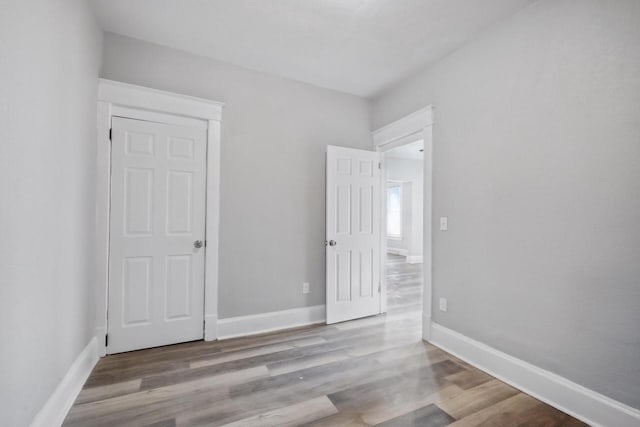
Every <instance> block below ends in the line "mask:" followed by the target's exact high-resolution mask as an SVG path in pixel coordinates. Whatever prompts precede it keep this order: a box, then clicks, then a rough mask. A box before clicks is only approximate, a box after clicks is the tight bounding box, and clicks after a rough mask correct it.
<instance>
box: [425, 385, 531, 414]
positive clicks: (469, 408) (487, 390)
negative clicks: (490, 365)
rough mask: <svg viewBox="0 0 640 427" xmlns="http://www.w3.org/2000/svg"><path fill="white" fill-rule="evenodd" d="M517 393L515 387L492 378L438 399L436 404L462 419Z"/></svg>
mask: <svg viewBox="0 0 640 427" xmlns="http://www.w3.org/2000/svg"><path fill="white" fill-rule="evenodd" d="M518 393H519V391H518V390H516V389H515V388H513V387H511V386H509V385H507V384H505V383H503V382H501V381H498V380H496V379H493V380H491V381H488V382H486V383H484V384H481V385H478V386H476V387H473V388H471V389H468V390H464V391H463V392H461V393H460V394H458V395H456V396H453V397H450V398H448V399H442V400H440V401H438V402H437V404H438V406H439V407H440V408H441V409H442V410H444V411H445V412H447V413H448V414H449V415H451V416H452V417H454V418H456V419H462V418H464V417H467V416H469V415H471V414H473V413H475V412H478V411H480V410H482V409H485V408H487V407H489V406H492V405H495V404H496V403H498V402H501V401H503V400H505V399H508V398H510V397H512V396H515V395H516V394H518Z"/></svg>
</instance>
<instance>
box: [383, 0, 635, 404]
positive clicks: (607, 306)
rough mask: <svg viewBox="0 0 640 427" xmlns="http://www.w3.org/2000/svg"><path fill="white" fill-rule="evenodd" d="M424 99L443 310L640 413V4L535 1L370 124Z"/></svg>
mask: <svg viewBox="0 0 640 427" xmlns="http://www.w3.org/2000/svg"><path fill="white" fill-rule="evenodd" d="M427 104H434V105H435V125H434V140H433V141H434V142H433V147H434V161H433V163H434V185H433V190H434V193H433V195H434V200H433V209H434V215H433V224H432V227H433V229H434V230H437V229H438V227H437V224H436V223H437V221H438V218H439V217H440V216H448V217H449V231H447V232H440V231H435V232H434V233H435V234H434V241H433V245H434V247H433V250H434V252H433V256H434V263H433V266H434V300H433V301H434V307H433V311H434V317H435V321H436V322H438V323H440V324H442V325H444V326H447V327H449V328H452V329H454V330H456V331H458V332H460V333H462V334H464V335H467V336H469V337H471V338H474V339H476V340H479V341H481V342H484V343H486V344H488V345H490V346H493V347H495V348H497V349H499V350H502V351H504V352H506V353H509V354H512V355H514V356H515V357H518V358H521V359H524V360H526V361H528V362H531V363H533V364H535V365H538V366H540V367H542V368H545V369H548V370H550V371H552V372H555V373H557V374H560V375H562V376H565V377H567V378H569V379H571V380H573V381H575V382H577V383H579V384H582V385H584V386H586V387H589V388H591V389H594V390H596V391H599V392H601V393H603V394H605V395H607V396H610V397H612V398H614V399H617V400H619V401H621V402H624V403H626V404H629V405H631V406H634V407H636V408H640V225H639V224H640V223H639V221H640V2H638V1H637V0H615V1H610V0H606V1H605V0H600V1H598V0H553V1H551V0H548V1H541V2H539V3H537V4H535V5H533V6H532V7H529V8H527V9H525V10H524V11H522V12H521V13H519V14H518V15H516V16H515V17H513V18H512V19H510V20H508V21H506V22H504V23H503V24H501V25H499V26H497V27H494V28H493V29H492V30H490V31H488V32H486V33H484V34H483V35H481V36H480V37H479V38H478V39H477V40H476V41H475V42H473V43H471V44H469V45H467V46H466V47H464V48H462V49H460V50H458V51H457V52H455V53H454V54H452V55H450V56H449V57H447V58H446V59H444V60H443V61H441V62H440V63H439V64H437V65H436V66H435V67H433V68H432V69H430V70H428V71H425V72H423V73H421V74H419V75H417V76H414V77H413V78H411V79H409V80H408V81H405V82H404V83H402V84H401V85H400V86H398V87H396V88H394V89H393V90H391V91H389V92H388V93H386V94H384V95H382V96H381V97H379V98H378V99H376V100H375V101H374V102H373V107H372V108H373V110H372V114H373V122H374V128H377V127H379V126H381V125H384V124H386V123H389V122H390V121H392V120H395V119H397V118H399V117H402V116H403V115H405V114H407V113H410V112H412V111H414V110H416V109H418V108H420V107H423V106H425V105H427ZM439 297H446V298H448V299H449V310H448V312H446V313H444V312H441V311H438V310H437V306H436V304H435V303H437V301H438V298H439Z"/></svg>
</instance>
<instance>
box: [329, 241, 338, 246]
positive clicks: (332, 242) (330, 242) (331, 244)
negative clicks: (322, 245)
mask: <svg viewBox="0 0 640 427" xmlns="http://www.w3.org/2000/svg"><path fill="white" fill-rule="evenodd" d="M337 244H338V242H336V241H335V240H329V246H335V245H337Z"/></svg>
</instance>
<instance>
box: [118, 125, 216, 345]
mask: <svg viewBox="0 0 640 427" xmlns="http://www.w3.org/2000/svg"><path fill="white" fill-rule="evenodd" d="M112 139H113V140H112V150H111V152H112V158H111V216H110V237H109V244H110V247H109V249H110V252H109V313H108V333H109V345H108V347H107V352H108V353H109V354H111V353H118V352H122V351H129V350H136V349H140V348H147V347H154V346H160V345H167V344H173V343H177V342H184V341H191V340H196V339H201V338H203V323H204V314H203V313H204V253H205V249H204V247H202V248H196V247H194V241H196V240H204V232H205V228H204V224H205V178H206V173H205V172H206V171H205V159H206V131H205V130H204V129H200V128H195V127H187V126H176V125H168V124H161V123H153V122H146V121H140V120H132V119H125V118H119V117H115V118H114V119H113V121H112Z"/></svg>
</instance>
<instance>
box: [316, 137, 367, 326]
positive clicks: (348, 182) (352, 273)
mask: <svg viewBox="0 0 640 427" xmlns="http://www.w3.org/2000/svg"><path fill="white" fill-rule="evenodd" d="M378 163H379V154H378V153H376V152H372V151H365V150H355V149H350V148H343V147H333V146H329V147H328V148H327V242H332V243H333V242H335V245H332V244H329V245H327V323H335V322H340V321H343V320H349V319H355V318H358V317H364V316H369V315H373V314H378V313H380V291H379V289H380V287H379V285H380V268H379V267H380V265H379V264H380V201H379V198H380V170H379V168H378Z"/></svg>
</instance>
